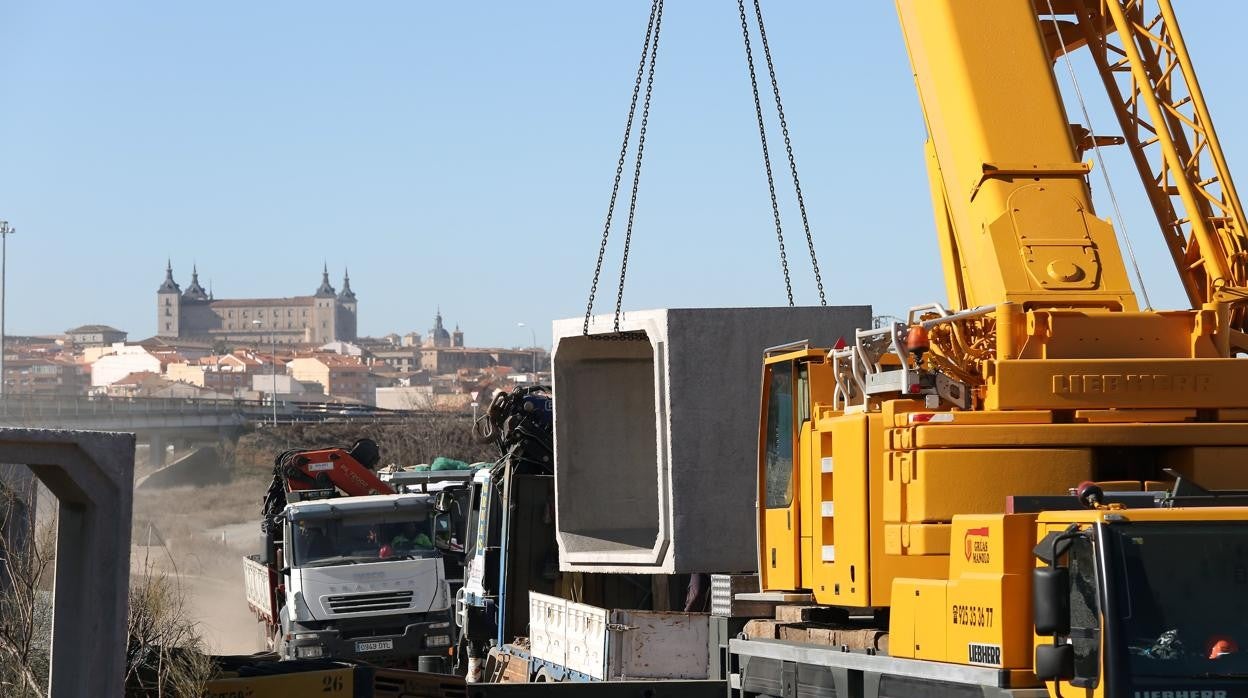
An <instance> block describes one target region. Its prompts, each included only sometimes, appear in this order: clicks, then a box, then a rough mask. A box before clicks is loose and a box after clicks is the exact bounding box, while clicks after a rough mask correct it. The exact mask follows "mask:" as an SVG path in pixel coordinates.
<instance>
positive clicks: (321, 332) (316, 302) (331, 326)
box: [310, 264, 338, 343]
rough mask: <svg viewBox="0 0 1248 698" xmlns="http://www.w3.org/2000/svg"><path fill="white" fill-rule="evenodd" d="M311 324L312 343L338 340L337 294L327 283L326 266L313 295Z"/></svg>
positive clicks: (327, 266) (327, 269) (327, 270)
mask: <svg viewBox="0 0 1248 698" xmlns="http://www.w3.org/2000/svg"><path fill="white" fill-rule="evenodd" d="M312 322H313V325H312V327H311V328H310V329H311V330H312V331H311V333H310V334H311V335H312V341H313V342H322V343H323V342H332V341H334V340H335V339H338V294H337V292H335V291H334V287H333V286H332V285H330V283H329V265H328V264H326V265H325V266H324V267H323V268H322V269H321V285H320V287H319V288H317V289H316V293H315V294H313V298H312Z"/></svg>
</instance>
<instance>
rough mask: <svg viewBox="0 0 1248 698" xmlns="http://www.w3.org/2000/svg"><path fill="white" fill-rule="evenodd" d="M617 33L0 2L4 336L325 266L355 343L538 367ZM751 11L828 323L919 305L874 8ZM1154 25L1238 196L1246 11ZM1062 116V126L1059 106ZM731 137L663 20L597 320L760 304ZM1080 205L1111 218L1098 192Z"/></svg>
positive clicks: (1143, 256)
mask: <svg viewBox="0 0 1248 698" xmlns="http://www.w3.org/2000/svg"><path fill="white" fill-rule="evenodd" d="M645 10H646V8H645V7H644V5H640V4H634V3H583V2H574V1H573V0H552V1H551V2H550V3H548V4H547V5H546V6H545V7H544V9H543V11H542V12H534V11H533V9H532V8H531V7H527V6H523V5H516V6H509V5H498V6H491V7H489V8H488V9H484V8H479V7H470V6H458V5H448V6H425V5H415V4H409V3H400V2H380V3H376V4H370V5H369V6H354V5H352V6H346V5H329V4H322V5H318V4H315V3H313V4H307V3H289V2H278V3H275V4H264V5H258V6H257V5H252V4H247V5H244V4H242V3H237V2H234V1H233V0H227V2H225V3H224V4H222V3H217V4H214V5H211V6H207V5H188V4H177V3H173V4H166V5H161V6H158V7H151V6H148V5H145V4H139V3H130V4H128V3H125V2H121V3H108V4H103V5H101V4H93V3H86V2H81V1H79V0H67V2H64V3H9V4H6V5H5V6H4V7H3V8H0V42H3V44H4V45H5V47H6V51H5V56H4V69H3V70H0V94H4V95H5V97H6V108H5V109H4V110H0V149H3V152H4V153H5V156H6V157H5V162H6V165H5V167H4V168H0V218H2V219H5V220H8V221H10V222H11V223H12V224H13V226H15V227H16V229H17V231H18V232H17V234H16V235H13V236H11V237H10V238H9V240H8V255H9V260H8V262H9V264H8V280H7V284H8V290H9V298H8V300H7V305H6V309H7V316H6V322H7V329H8V331H9V332H10V333H12V334H36V333H39V334H44V333H59V332H64V330H65V329H67V328H71V327H75V326H77V325H81V324H85V323H101V324H108V325H112V326H114V327H118V328H120V329H124V330H126V331H128V332H130V333H131V336H132V337H135V338H138V337H143V336H150V335H152V334H155V332H156V328H155V326H154V325H153V320H152V318H151V309H150V308H151V306H150V303H149V299H150V294H151V290H152V284H153V278H152V277H153V275H152V272H151V271H150V270H152V269H160V268H162V267H163V262H164V260H165V259H166V258H167V257H172V258H174V259H175V260H185V261H184V262H180V265H182V264H188V263H189V262H191V261H192V260H194V262H196V263H198V266H199V268H200V270H201V274H202V277H201V278H202V279H203V281H204V282H208V281H209V280H210V279H211V283H212V285H213V287H214V291H215V292H216V294H217V295H218V296H225V295H228V296H231V297H234V296H254V297H276V296H283V295H289V294H301V293H306V292H307V290H306V289H305V285H306V278H307V277H306V273H307V271H306V270H308V269H319V268H320V265H321V263H322V261H323V260H325V259H328V260H330V261H331V264H333V265H334V268H335V270H340V269H341V267H343V266H346V267H349V268H350V269H351V271H352V282H353V284H354V285H355V288H356V291H357V292H358V293H359V294H360V297H361V299H362V303H364V304H365V308H364V310H363V311H362V312H361V315H360V324H359V332H360V334H363V335H379V334H385V333H387V332H391V331H394V332H399V333H402V332H403V331H404V328H411V329H416V330H417V331H423V330H422V329H419V328H424V327H426V325H427V324H428V322H429V318H431V317H432V316H433V314H434V312H435V311H436V309H437V308H438V306H439V305H440V306H441V308H442V311H443V314H444V315H445V316H446V317H447V318H448V322H450V323H451V324H454V323H459V324H460V325H461V326H462V327H464V328H467V329H469V331H470V337H471V339H472V341H473V343H474V344H480V345H498V346H510V345H524V344H527V343H529V341H530V340H529V331H528V329H527V328H521V327H518V326H517V325H518V323H520V322H524V323H526V325H527V326H528V327H531V328H534V329H535V331H536V334H537V337H538V341H539V343H540V344H542V345H543V346H547V347H548V346H549V344H550V339H549V337H550V332H549V327H550V322H551V321H552V320H555V319H561V318H569V317H577V316H579V315H582V314H583V313H584V312H585V301H586V298H587V295H588V291H589V285H590V280H591V278H592V275H593V265H594V259H595V255H596V253H597V250H598V244H599V240H600V239H601V234H602V222H603V217H604V214H605V210H606V202H607V197H608V194H609V193H610V186H611V179H612V176H613V174H614V166H615V162H616V158H617V157H618V153H619V143H620V136H621V131H622V128H623V124H624V117H625V107H626V106H627V104H628V96H629V90H630V88H631V86H632V80H633V76H634V74H635V71H636V66H637V58H638V52H639V49H640V43H641V37H642V33H643V31H644V29H645V22H646V12H645ZM766 10H767V23H768V33H769V36H770V39H771V48H772V51H773V53H774V57H775V61H776V68H777V71H778V76H779V80H780V85H781V88H782V90H783V94H784V99H785V105H786V115H787V117H788V123H789V127H790V131H791V133H792V137H793V145H794V150H795V153H796V156H797V162H798V165H799V167H800V170H801V175H802V185H803V191H804V193H805V195H806V202H807V206H808V208H809V212H810V218H811V223H812V229H813V232H814V236H815V241H816V243H817V246H818V250H819V254H820V260H821V262H822V267H823V273H824V282H825V284H824V285H825V287H826V288H827V289H828V302H829V303H832V304H871V305H872V306H873V307H874V308H875V309H876V312H877V314H894V315H896V314H901V313H903V312H904V311H905V309H906V308H907V307H908V306H910V305H913V304H918V303H923V302H929V301H933V300H944V299H945V297H946V292H945V286H944V282H943V279H942V277H941V265H940V260H939V252H938V250H937V244H936V234H935V231H934V225H933V222H932V214H931V205H930V201H929V191H928V182H927V177H926V174H925V172H924V169H923V153H922V142H923V138H924V131H923V122H922V117H921V112H920V110H919V108H918V103H917V99H916V97H915V94H914V86H913V80H912V77H911V72H910V69H909V66H908V63H907V60H906V55H905V50H904V48H903V46H902V41H901V37H900V35H899V31H898V28H897V22H896V18H895V16H894V8H893V7H892V5H891V3H868V4H860V5H851V6H842V5H840V4H835V3H815V2H795V3H778V2H773V3H767V4H766ZM239 13H245V15H246V16H247V17H248V20H247V21H246V22H238V21H236V19H234V18H236V17H237V16H238V15H239ZM1179 13H1180V20H1181V21H1182V24H1183V27H1184V31H1185V35H1186V36H1187V39H1188V44H1189V46H1190V47H1191V52H1192V54H1193V61H1194V62H1195V64H1196V66H1197V68H1198V70H1199V71H1200V78H1201V85H1202V87H1203V89H1204V92H1205V95H1206V97H1207V99H1208V101H1209V103H1210V108H1211V110H1212V113H1213V118H1214V123H1215V124H1217V125H1218V126H1219V127H1220V130H1219V136H1220V137H1221V141H1222V146H1223V149H1224V151H1225V152H1226V155H1227V158H1228V161H1229V163H1230V166H1231V168H1232V170H1234V169H1235V168H1237V167H1238V168H1240V169H1241V170H1242V168H1245V167H1248V133H1246V132H1244V131H1243V130H1242V129H1234V128H1230V127H1229V126H1228V124H1232V123H1233V121H1231V120H1232V119H1233V115H1234V114H1236V113H1238V112H1239V111H1241V110H1242V109H1243V107H1245V106H1248V93H1245V91H1244V90H1243V89H1242V85H1241V83H1242V78H1241V76H1240V73H1241V72H1242V71H1241V70H1239V69H1238V68H1236V65H1238V62H1237V61H1234V60H1231V61H1227V60H1226V59H1225V58H1224V57H1223V56H1221V55H1220V54H1219V51H1220V50H1221V48H1220V47H1224V46H1228V45H1231V46H1233V45H1236V41H1237V37H1236V36H1235V34H1234V32H1235V29H1236V27H1238V26H1240V25H1241V24H1243V23H1244V22H1245V21H1248V4H1243V3H1232V4H1225V3H1190V4H1187V5H1184V6H1183V7H1181V8H1179ZM840 27H852V28H853V31H848V32H846V31H843V30H841V29H838V28H840ZM833 36H835V40H834V41H833V40H830V38H831V37H833ZM327 47H332V50H331V49H329V48H327ZM154 57H159V58H158V59H156V58H154ZM573 57H574V59H572V58H573ZM1081 60H1082V59H1081ZM850 67H852V69H851V68H850ZM1088 67H1089V66H1087V65H1078V66H1077V68H1079V70H1080V80H1081V82H1082V84H1083V86H1084V91H1085V92H1086V93H1087V94H1088V95H1090V96H1091V99H1090V102H1089V108H1090V109H1091V111H1092V116H1093V120H1094V124H1093V125H1094V126H1095V127H1096V129H1097V130H1098V132H1100V133H1104V134H1106V135H1113V134H1115V133H1116V132H1117V129H1116V123H1115V121H1114V119H1113V117H1112V115H1111V114H1110V113H1109V110H1108V107H1107V105H1106V104H1104V103H1103V99H1101V98H1100V96H1099V95H1096V91H1095V90H1093V89H1091V87H1092V86H1093V83H1094V82H1095V81H1096V80H1097V78H1096V76H1095V75H1094V73H1092V72H1089V71H1088V70H1087V68H1088ZM1062 73H1064V71H1059V81H1062V82H1063V84H1064V85H1065V84H1066V83H1067V82H1068V79H1067V78H1066V76H1065V75H1064V74H1062ZM1064 91H1065V92H1066V93H1067V94H1072V93H1073V91H1071V90H1066V89H1064ZM1068 113H1069V115H1070V116H1071V120H1072V121H1081V120H1082V118H1081V117H1080V115H1079V109H1078V106H1077V105H1068ZM756 128H757V125H756V122H755V116H754V113H753V104H752V102H751V98H750V92H749V81H748V76H747V74H746V71H745V61H744V56H743V50H742V46H741V36H740V28H739V22H738V19H737V17H736V13H735V8H733V7H730V6H729V5H724V6H722V7H716V8H714V9H711V7H710V6H709V5H706V4H697V3H693V4H687V5H679V6H676V5H674V6H672V7H671V8H669V9H668V11H667V13H666V15H665V18H664V24H663V45H662V48H661V50H660V54H659V64H658V72H657V76H656V81H655V94H654V102H653V106H652V110H651V116H650V123H649V131H648V136H647V147H646V154H647V158H646V163H645V169H644V172H643V174H644V176H643V177H642V187H641V192H640V198H639V201H638V207H637V225H636V229H635V231H634V234H633V239H632V255H631V260H630V264H629V270H628V271H629V277H628V286H627V288H626V293H625V295H624V307H625V308H626V309H641V308H655V307H690V306H723V307H731V306H761V305H782V304H784V302H785V296H784V289H783V280H782V277H781V274H780V268H779V262H778V254H777V250H776V241H775V233H774V228H773V227H772V223H771V212H770V207H769V201H768V197H767V189H766V180H765V178H764V175H763V173H762V166H761V162H760V161H761V158H760V153H759V143H758V139H757V130H756ZM777 145H778V143H777V142H773V144H772V146H773V149H774V148H775V147H777ZM773 155H774V153H773ZM1105 155H1106V158H1107V160H1108V164H1109V169H1110V171H1111V173H1112V174H1113V176H1114V178H1115V179H1114V182H1115V189H1116V193H1117V197H1118V200H1119V202H1120V203H1121V204H1122V209H1123V213H1124V219H1125V220H1123V221H1115V228H1116V229H1117V230H1118V233H1119V236H1120V237H1124V236H1127V235H1128V234H1129V235H1130V237H1131V239H1132V240H1133V242H1134V247H1135V249H1136V251H1137V253H1138V255H1139V261H1140V266H1141V268H1142V271H1143V276H1144V279H1145V281H1146V283H1147V284H1148V287H1149V292H1150V296H1151V298H1152V300H1153V303H1154V305H1155V306H1156V307H1158V308H1181V307H1186V301H1185V297H1184V295H1183V292H1182V289H1181V287H1180V284H1179V282H1178V280H1177V275H1176V274H1175V272H1174V269H1173V264H1172V262H1171V260H1170V257H1169V254H1168V252H1167V250H1166V248H1165V244H1164V242H1163V238H1162V236H1161V234H1160V232H1159V231H1158V230H1157V227H1156V223H1155V221H1154V219H1153V217H1152V212H1151V208H1150V206H1149V204H1148V201H1147V199H1146V198H1145V196H1144V194H1143V191H1142V189H1141V188H1140V186H1139V183H1138V181H1136V175H1135V173H1134V170H1133V168H1132V165H1131V162H1130V154H1129V152H1128V151H1127V150H1126V149H1125V148H1118V149H1114V148H1108V149H1107V150H1106V151H1105ZM1091 184H1092V187H1093V190H1094V195H1095V197H1096V201H1097V204H1098V214H1099V215H1101V216H1108V215H1110V214H1111V213H1112V210H1113V209H1112V207H1111V206H1110V205H1109V204H1108V201H1107V199H1106V189H1105V187H1104V186H1103V183H1102V182H1101V181H1100V179H1099V172H1098V173H1097V174H1096V175H1095V176H1094V177H1093V178H1092V180H1091ZM778 193H779V195H780V197H781V206H782V214H783V220H784V222H785V224H786V228H787V232H788V241H789V249H790V260H789V261H790V266H791V267H792V270H793V279H794V291H795V296H796V301H797V302H798V303H799V304H803V303H805V304H810V303H812V302H816V301H817V296H816V294H815V291H814V284H813V280H812V278H811V274H810V273H809V268H808V265H807V264H806V263H805V261H804V258H803V255H800V254H796V253H795V252H797V251H799V250H800V248H801V247H802V245H801V237H802V235H801V227H800V222H799V218H798V215H797V212H796V210H795V208H796V207H795V206H794V205H793V201H792V195H791V192H790V191H789V190H788V189H787V188H783V187H782V188H780V190H779V192H778ZM624 220H625V216H624V212H623V211H622V210H617V215H616V224H617V225H616V228H615V230H614V231H613V235H612V240H611V244H610V245H609V248H608V257H607V260H606V263H605V264H604V266H603V269H602V281H601V284H600V287H599V291H598V299H597V301H598V302H597V305H596V308H595V310H596V312H610V311H611V310H612V307H613V305H614V303H613V301H614V297H615V283H616V280H617V279H618V278H619V250H620V248H621V245H622V238H623V223H624ZM183 268H184V269H187V268H189V266H188V267H183ZM207 270H211V271H207ZM336 273H337V271H336ZM159 280H160V279H159V277H158V276H157V278H155V280H154V281H155V282H156V283H159ZM1134 283H1135V281H1134V279H1133V284H1134ZM1136 291H1137V293H1138V292H1139V288H1138V286H1137V288H1136Z"/></svg>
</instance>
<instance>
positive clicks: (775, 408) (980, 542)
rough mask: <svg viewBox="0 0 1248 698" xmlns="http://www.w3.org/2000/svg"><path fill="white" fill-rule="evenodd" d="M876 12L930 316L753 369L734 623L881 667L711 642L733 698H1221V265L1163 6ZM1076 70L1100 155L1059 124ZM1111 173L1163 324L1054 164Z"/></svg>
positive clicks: (1225, 201)
mask: <svg viewBox="0 0 1248 698" xmlns="http://www.w3.org/2000/svg"><path fill="white" fill-rule="evenodd" d="M896 4H897V9H898V13H899V16H900V20H901V25H902V29H903V34H904V37H905V41H906V46H907V48H908V50H909V56H910V61H911V65H912V67H913V70H914V74H915V80H916V85H917V88H918V92H919V96H920V101H921V104H922V107H923V114H924V117H925V122H926V127H927V135H928V140H927V145H926V161H927V167H928V172H929V175H930V184H931V192H932V200H933V204H934V208H935V214H936V224H937V226H936V227H937V233H938V237H939V240H940V249H941V253H942V261H943V265H944V271H945V277H946V281H947V286H948V293H949V307H945V306H943V305H940V304H934V303H933V304H928V305H922V306H918V307H915V308H913V309H911V310H910V312H909V317H908V318H906V319H905V321H903V322H895V323H888V324H887V325H886V326H884V327H881V328H878V329H863V330H859V331H858V332H857V333H856V336H854V337H853V338H852V341H848V342H845V343H841V344H840V345H838V346H836V347H833V348H816V347H810V346H807V345H806V343H802V342H798V343H795V344H792V345H788V346H783V347H777V348H775V349H773V350H771V351H769V352H768V354H767V356H766V357H765V360H764V371H763V388H762V403H761V410H762V419H761V429H760V440H759V472H758V482H759V489H758V491H759V499H758V535H759V560H758V564H759V578H760V582H761V587H762V592H761V593H760V594H742V595H739V596H740V597H742V598H745V599H749V600H756V601H766V600H771V601H782V602H802V603H807V604H815V605H820V606H831V607H840V608H844V609H850V610H849V611H848V612H849V613H852V614H853V615H855V616H857V617H858V619H859V620H861V621H862V622H866V623H874V624H875V627H877V628H880V629H887V631H888V633H889V635H888V642H887V648H888V649H887V656H885V654H884V653H882V652H880V651H878V650H877V649H876V648H871V647H862V648H858V649H860V651H851V650H854V649H855V648H852V647H841V646H837V647H816V646H813V645H810V644H806V643H793V642H786V641H783V640H773V639H751V640H734V641H733V642H732V643H731V645H730V648H731V649H730V652H731V660H730V661H731V662H732V663H733V665H734V667H735V668H734V677H733V680H732V683H733V689H732V694H733V695H739V696H746V695H749V696H755V695H775V696H781V695H784V696H788V695H833V694H835V695H838V696H839V695H854V696H867V697H869V698H875V697H876V696H886V695H888V696H903V695H904V696H910V695H976V696H981V695H983V696H987V695H1019V696H1021V695H1027V696H1032V695H1036V696H1039V695H1052V696H1061V695H1064V696H1075V695H1078V696H1133V697H1135V698H1139V697H1141V696H1150V697H1163V696H1164V697H1175V696H1201V697H1209V698H1213V697H1224V696H1234V695H1248V620H1246V619H1248V593H1246V592H1248V506H1246V505H1248V498H1245V497H1244V496H1243V495H1244V491H1245V490H1248V468H1245V465H1244V462H1245V456H1248V364H1245V363H1243V362H1242V360H1240V359H1237V358H1235V357H1237V356H1239V355H1241V354H1243V353H1245V352H1246V351H1248V335H1246V334H1245V331H1248V327H1246V325H1248V312H1246V311H1248V306H1246V305H1245V300H1248V295H1246V292H1248V264H1246V263H1245V262H1246V261H1248V239H1246V238H1245V232H1246V231H1245V228H1244V225H1245V220H1244V215H1243V210H1242V207H1241V205H1240V202H1239V199H1238V197H1237V195H1236V192H1235V188H1234V186H1233V183H1232V180H1231V177H1230V172H1229V170H1228V168H1227V163H1226V160H1225V158H1224V156H1223V153H1222V151H1221V148H1220V146H1219V143H1218V139H1217V136H1216V134H1215V132H1214V129H1213V125H1212V122H1211V121H1210V117H1209V113H1208V109H1207V106H1206V104H1205V102H1204V98H1203V96H1202V94H1201V91H1200V88H1199V86H1198V84H1197V80H1196V73H1195V72H1194V69H1193V67H1192V64H1191V60H1190V58H1189V56H1188V53H1187V48H1186V46H1185V44H1184V42H1183V37H1182V34H1181V33H1180V31H1179V27H1178V24H1177V22H1176V19H1175V14H1174V10H1173V8H1172V6H1171V2H1170V0H992V1H991V2H988V1H973V0H897V3H896ZM1084 51H1086V52H1088V53H1090V54H1091V63H1092V64H1094V65H1095V66H1096V68H1097V69H1098V72H1099V76H1098V82H1099V83H1101V84H1102V85H1103V86H1104V88H1105V89H1106V90H1107V92H1108V95H1109V98H1110V103H1111V105H1112V107H1113V109H1114V112H1115V114H1116V116H1117V118H1118V125H1119V127H1120V128H1121V130H1122V136H1121V137H1118V136H1113V137H1107V136H1104V135H1100V134H1098V133H1095V132H1094V131H1093V129H1092V127H1091V124H1090V123H1087V122H1089V121H1090V119H1089V118H1088V117H1087V111H1086V110H1084V111H1083V114H1082V116H1083V120H1084V122H1085V123H1083V124H1082V125H1072V123H1071V120H1070V119H1069V118H1068V117H1067V111H1066V107H1065V105H1064V103H1063V100H1062V96H1061V94H1060V92H1059V86H1058V82H1059V81H1058V76H1057V75H1055V70H1056V71H1063V73H1065V71H1066V69H1067V68H1069V67H1070V66H1071V62H1070V61H1071V56H1070V54H1075V53H1080V52H1084ZM1085 57H1086V55H1085ZM1070 75H1071V77H1072V78H1074V79H1077V74H1076V73H1075V71H1074V70H1073V68H1071V69H1070ZM1075 85H1076V87H1077V86H1078V82H1077V81H1076V82H1075ZM1083 92H1084V91H1083V90H1080V91H1079V94H1077V95H1075V97H1077V101H1078V102H1079V103H1080V104H1082V102H1083ZM1122 143H1125V147H1126V148H1127V149H1128V150H1129V152H1130V155H1131V157H1132V158H1133V161H1134V164H1135V165H1136V167H1137V169H1138V172H1139V174H1140V176H1141V179H1142V181H1143V184H1144V187H1145V190H1146V193H1147V196H1148V200H1149V202H1150V203H1151V205H1152V208H1153V210H1154V212H1155V214H1156V216H1157V219H1158V222H1159V224H1160V227H1161V229H1162V231H1163V234H1164V236H1165V240H1166V243H1167V245H1168V247H1169V250H1170V252H1171V254H1172V256H1173V259H1174V262H1175V264H1176V267H1177V268H1178V272H1179V276H1180V279H1181V280H1182V282H1183V287H1184V289H1185V291H1186V293H1187V295H1188V297H1189V299H1190V301H1191V309H1190V310H1176V311H1157V310H1153V309H1152V308H1151V307H1150V304H1149V303H1148V302H1147V301H1146V302H1145V303H1143V304H1141V303H1140V302H1139V300H1137V296H1136V292H1135V291H1134V290H1133V289H1132V286H1131V283H1130V280H1129V272H1128V269H1129V265H1128V263H1127V261H1126V260H1125V259H1124V255H1123V254H1122V252H1121V248H1120V244H1119V238H1118V236H1117V235H1116V233H1115V230H1114V228H1113V226H1112V225H1111V223H1110V221H1109V220H1107V219H1103V218H1100V217H1097V215H1096V214H1095V213H1094V209H1093V204H1092V196H1091V193H1090V185H1089V182H1088V177H1089V173H1090V171H1091V170H1092V165H1091V163H1085V162H1083V161H1082V159H1083V158H1084V156H1085V155H1088V154H1092V155H1093V156H1095V158H1096V159H1097V160H1098V167H1102V168H1103V161H1101V160H1100V151H1099V149H1100V148H1103V147H1110V146H1112V145H1114V144H1122ZM1106 185H1107V188H1108V189H1109V191H1108V193H1110V194H1111V195H1112V193H1113V192H1112V187H1110V186H1109V185H1110V182H1109V180H1108V179H1107V180H1106ZM1111 199H1113V200H1116V197H1112V196H1111ZM1114 205H1115V207H1116V203H1115V204H1114ZM1119 221H1121V218H1120V217H1119ZM1120 233H1121V231H1119V234H1120ZM1126 247H1127V249H1128V251H1129V241H1128V245H1127V246H1126ZM1132 264H1134V262H1132ZM1140 284H1141V290H1143V279H1140ZM1141 305H1143V306H1144V307H1143V309H1141Z"/></svg>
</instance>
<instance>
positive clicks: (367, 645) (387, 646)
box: [355, 640, 394, 652]
mask: <svg viewBox="0 0 1248 698" xmlns="http://www.w3.org/2000/svg"><path fill="white" fill-rule="evenodd" d="M392 649H394V640H378V641H377V642H357V643H355V651H356V652H380V651H381V650H392Z"/></svg>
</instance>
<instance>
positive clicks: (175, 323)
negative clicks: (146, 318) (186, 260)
mask: <svg viewBox="0 0 1248 698" xmlns="http://www.w3.org/2000/svg"><path fill="white" fill-rule="evenodd" d="M181 319H182V289H181V288H180V287H179V286H178V282H176V281H174V280H173V260H168V261H166V262H165V282H164V283H162V284H161V285H160V288H158V289H156V336H157V337H177V336H178V332H179V331H180V330H181Z"/></svg>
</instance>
